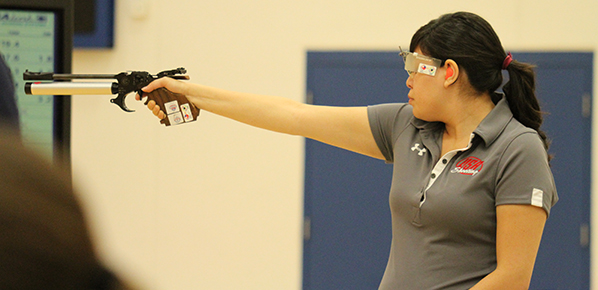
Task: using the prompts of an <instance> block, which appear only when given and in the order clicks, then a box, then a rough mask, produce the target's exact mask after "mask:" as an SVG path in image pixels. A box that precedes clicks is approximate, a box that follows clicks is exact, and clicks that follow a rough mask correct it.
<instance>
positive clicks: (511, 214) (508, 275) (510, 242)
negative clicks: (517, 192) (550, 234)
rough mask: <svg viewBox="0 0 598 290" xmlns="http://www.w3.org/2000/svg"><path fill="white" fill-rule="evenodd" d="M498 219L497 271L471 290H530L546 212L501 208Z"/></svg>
mask: <svg viewBox="0 0 598 290" xmlns="http://www.w3.org/2000/svg"><path fill="white" fill-rule="evenodd" d="M496 219H497V230H496V259H497V267H496V270H494V271H493V272H492V273H490V274H489V275H488V276H486V277H485V278H484V279H482V280H481V281H480V282H479V283H478V284H476V285H475V286H474V287H473V288H471V289H472V290H474V289H475V290H481V289H505V290H506V289H509V290H512V289H528V288H529V284H530V281H531V278H532V271H533V269H534V263H535V260H536V255H537V253H538V248H539V247H540V239H541V238H542V232H543V231H544V224H545V223H546V212H545V211H544V209H542V208H539V207H535V206H531V205H501V206H498V207H497V208H496Z"/></svg>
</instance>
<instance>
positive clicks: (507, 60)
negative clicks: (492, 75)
mask: <svg viewBox="0 0 598 290" xmlns="http://www.w3.org/2000/svg"><path fill="white" fill-rule="evenodd" d="M512 61H513V55H511V52H509V53H507V57H505V60H504V61H503V62H502V69H507V67H509V64H511V62H512Z"/></svg>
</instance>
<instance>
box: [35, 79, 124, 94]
mask: <svg viewBox="0 0 598 290" xmlns="http://www.w3.org/2000/svg"><path fill="white" fill-rule="evenodd" d="M25 93H26V94H28V95H114V94H117V93H118V84H117V83H109V82H96V83H83V82H52V83H42V82H35V83H25Z"/></svg>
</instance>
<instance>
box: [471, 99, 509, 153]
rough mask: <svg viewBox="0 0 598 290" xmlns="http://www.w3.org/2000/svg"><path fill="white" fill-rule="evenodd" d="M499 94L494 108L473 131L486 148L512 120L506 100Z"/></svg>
mask: <svg viewBox="0 0 598 290" xmlns="http://www.w3.org/2000/svg"><path fill="white" fill-rule="evenodd" d="M497 94H499V96H498V97H500V100H499V101H498V102H497V103H496V106H495V107H494V109H492V111H490V113H488V115H487V116H486V118H484V120H482V122H481V123H480V125H478V127H477V128H476V129H475V130H474V131H473V133H474V134H476V135H478V136H480V138H482V140H484V143H486V146H490V144H492V143H493V142H494V141H495V140H496V138H498V136H499V135H500V134H501V133H502V131H503V130H504V129H505V128H506V127H507V124H508V123H509V122H510V121H511V119H513V113H512V112H511V109H510V108H509V103H508V102H507V98H505V96H504V95H503V94H502V93H497Z"/></svg>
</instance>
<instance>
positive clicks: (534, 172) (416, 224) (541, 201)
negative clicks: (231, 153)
mask: <svg viewBox="0 0 598 290" xmlns="http://www.w3.org/2000/svg"><path fill="white" fill-rule="evenodd" d="M410 51H411V52H401V55H402V56H403V58H404V60H405V69H406V70H407V71H408V73H409V78H408V80H407V86H408V87H409V89H410V92H409V103H408V104H384V105H377V106H370V107H351V108H341V107H327V106H313V105H306V104H301V103H298V102H294V101H291V100H288V99H284V98H278V97H271V96H260V95H253V94H246V93H237V92H230V91H226V90H221V89H216V88H211V87H206V86H202V85H196V84H189V83H183V82H179V81H175V80H172V79H169V78H162V79H159V80H156V81H155V82H153V83H151V84H150V85H148V86H147V87H146V88H144V89H143V91H145V92H151V91H153V90H155V89H157V88H159V87H166V88H167V89H169V90H171V91H173V92H176V93H182V94H184V95H186V96H187V98H188V99H189V100H190V101H191V102H192V103H193V104H195V106H197V107H198V108H200V109H203V110H207V111H210V112H213V113H216V114H219V115H222V116H226V117H229V118H232V119H235V120H238V121H240V122H243V123H247V124H250V125H253V126H257V127H261V128H265V129H268V130H272V131H277V132H282V133H287V134H293V135H300V136H304V137H307V138H311V139H315V140H318V141H321V142H324V143H327V144H330V145H334V146H337V147H340V148H344V149H347V150H351V151H355V152H358V153H361V154H364V155H367V156H371V157H374V158H378V159H382V160H386V161H387V162H391V163H393V164H394V170H393V181H392V186H391V192H390V206H391V212H392V231H393V241H392V245H391V252H390V257H389V260H388V265H387V268H386V271H385V274H384V277H383V279H382V282H381V284H380V289H468V288H471V289H527V288H528V287H529V284H530V280H531V276H532V270H533V267H534V261H535V258H536V254H537V251H538V247H539V244H540V240H541V236H542V231H543V228H544V224H545V221H546V218H547V217H548V214H549V213H550V209H551V207H552V206H553V205H554V204H555V203H556V201H557V200H558V197H557V194H556V189H555V185H554V180H553V177H552V173H551V171H550V167H549V164H548V162H549V156H548V155H547V149H548V141H547V138H546V135H545V134H544V133H543V132H542V131H541V130H540V125H541V124H542V114H541V112H540V107H539V105H538V101H537V99H536V96H535V93H534V78H535V75H534V72H533V70H532V67H531V66H530V65H528V64H524V63H520V62H517V61H516V60H513V58H512V56H511V55H510V54H506V53H505V52H504V50H503V48H502V44H501V43H500V40H499V39H498V37H497V35H496V33H495V32H494V30H493V29H492V27H491V26H490V25H489V24H488V23H487V22H486V21H485V20H484V19H482V18H481V17H479V16H477V15H475V14H472V13H466V12H458V13H453V14H447V15H443V16H441V17H440V18H438V19H435V20H432V21H431V22H429V23H428V24H427V25H425V26H423V27H421V28H420V29H419V30H418V31H417V32H416V33H415V35H414V36H413V38H412V40H411V45H410ZM502 70H507V71H508V73H509V81H508V82H507V83H506V84H505V86H504V87H503V91H504V95H503V94H502V93H496V92H495V91H496V90H497V89H499V87H500V86H501V84H502V82H503V77H502ZM148 108H149V109H150V110H152V111H153V113H154V114H155V115H156V116H158V118H164V113H163V112H162V111H161V110H160V108H159V107H158V106H156V104H155V103H154V102H153V101H150V102H149V103H148Z"/></svg>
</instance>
